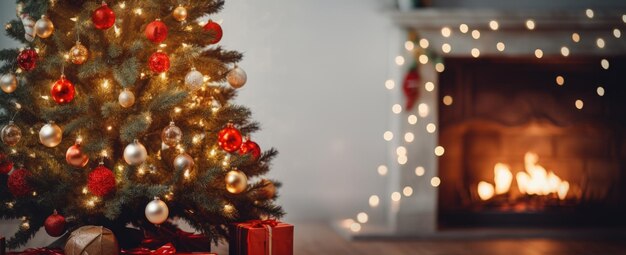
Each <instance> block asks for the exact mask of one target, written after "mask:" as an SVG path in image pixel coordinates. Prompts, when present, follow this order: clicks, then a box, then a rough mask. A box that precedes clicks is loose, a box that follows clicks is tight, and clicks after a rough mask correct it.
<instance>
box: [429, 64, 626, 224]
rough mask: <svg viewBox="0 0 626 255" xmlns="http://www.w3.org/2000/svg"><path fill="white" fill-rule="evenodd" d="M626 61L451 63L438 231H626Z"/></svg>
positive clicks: (445, 77) (445, 89)
mask: <svg viewBox="0 0 626 255" xmlns="http://www.w3.org/2000/svg"><path fill="white" fill-rule="evenodd" d="M624 60H625V59H623V58H614V59H612V60H611V68H610V69H609V70H608V71H607V70H603V69H602V68H600V66H599V65H598V63H600V59H599V58H598V59H596V58H591V57H590V58H563V57H560V58H556V57H555V58H543V59H537V58H530V57H529V58H525V57H506V58H502V57H500V58H481V59H473V58H447V59H446V72H444V73H442V74H441V75H440V87H439V97H440V98H442V99H444V100H442V101H441V103H440V105H439V132H440V136H439V144H441V145H442V146H443V147H444V148H446V154H445V156H443V157H440V158H439V176H440V177H441V179H443V180H445V182H442V184H441V186H440V189H439V198H438V226H439V228H440V229H445V228H456V227H538V226H542V227H545V226H554V227H580V226H590V227H600V226H616V225H622V226H626V220H625V219H624V217H623V215H626V188H625V187H626V100H625V99H626V87H625V86H624V81H625V80H624V79H623V78H622V77H621V76H622V75H623V74H621V73H620V72H623V70H626V61H624Z"/></svg>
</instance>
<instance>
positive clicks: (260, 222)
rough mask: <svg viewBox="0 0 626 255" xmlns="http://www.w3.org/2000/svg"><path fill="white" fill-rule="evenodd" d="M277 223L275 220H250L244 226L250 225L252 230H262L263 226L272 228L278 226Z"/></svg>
mask: <svg viewBox="0 0 626 255" xmlns="http://www.w3.org/2000/svg"><path fill="white" fill-rule="evenodd" d="M278 223H280V222H279V221H277V220H274V219H269V220H251V221H248V222H247V223H246V224H250V225H252V227H253V228H264V227H265V226H269V227H272V228H273V227H276V226H278Z"/></svg>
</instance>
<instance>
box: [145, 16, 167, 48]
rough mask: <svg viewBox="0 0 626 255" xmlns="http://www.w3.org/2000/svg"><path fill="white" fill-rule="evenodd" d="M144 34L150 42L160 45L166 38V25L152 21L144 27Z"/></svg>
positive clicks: (159, 21)
mask: <svg viewBox="0 0 626 255" xmlns="http://www.w3.org/2000/svg"><path fill="white" fill-rule="evenodd" d="M145 34H146V37H147V38H148V40H150V41H151V42H153V43H161V42H163V41H165V39H166V38H167V25H165V23H163V22H162V21H161V20H158V19H157V20H155V21H152V22H150V24H148V26H146V31H145Z"/></svg>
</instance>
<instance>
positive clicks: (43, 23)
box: [35, 15, 54, 39]
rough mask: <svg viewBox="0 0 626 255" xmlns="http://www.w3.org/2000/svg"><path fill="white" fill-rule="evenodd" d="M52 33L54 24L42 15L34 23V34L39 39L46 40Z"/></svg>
mask: <svg viewBox="0 0 626 255" xmlns="http://www.w3.org/2000/svg"><path fill="white" fill-rule="evenodd" d="M52 33H54V24H53V23H52V20H50V19H49V18H48V17H47V16H46V15H42V16H41V19H39V20H38V21H37V23H35V34H37V36H39V37H41V38H44V39H45V38H48V37H50V36H51V35H52Z"/></svg>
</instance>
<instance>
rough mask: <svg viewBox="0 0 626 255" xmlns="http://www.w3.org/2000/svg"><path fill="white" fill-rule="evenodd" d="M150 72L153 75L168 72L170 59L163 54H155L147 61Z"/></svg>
mask: <svg viewBox="0 0 626 255" xmlns="http://www.w3.org/2000/svg"><path fill="white" fill-rule="evenodd" d="M148 65H149V66H150V70H152V72H155V73H164V72H167V70H170V57H169V56H167V54H165V53H163V52H155V53H154V54H152V56H150V60H149V61H148Z"/></svg>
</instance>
